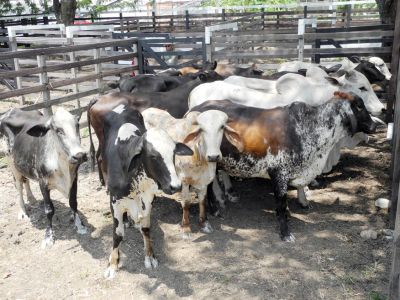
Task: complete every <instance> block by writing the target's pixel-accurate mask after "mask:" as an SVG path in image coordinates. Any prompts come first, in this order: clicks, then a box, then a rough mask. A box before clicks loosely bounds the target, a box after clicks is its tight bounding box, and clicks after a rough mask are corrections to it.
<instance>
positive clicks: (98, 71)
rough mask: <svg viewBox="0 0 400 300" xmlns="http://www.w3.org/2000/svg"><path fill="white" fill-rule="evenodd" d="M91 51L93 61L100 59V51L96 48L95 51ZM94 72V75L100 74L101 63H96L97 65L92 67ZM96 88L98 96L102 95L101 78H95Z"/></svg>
mask: <svg viewBox="0 0 400 300" xmlns="http://www.w3.org/2000/svg"><path fill="white" fill-rule="evenodd" d="M93 51H94V54H93V58H94V59H98V58H100V53H101V52H100V51H101V49H100V48H97V49H93ZM94 71H95V73H96V74H97V75H100V74H101V71H102V68H101V63H98V64H95V65H94ZM96 88H97V89H98V91H99V94H101V93H102V89H103V80H102V79H101V78H97V79H96Z"/></svg>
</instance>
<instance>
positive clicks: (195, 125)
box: [142, 108, 240, 238]
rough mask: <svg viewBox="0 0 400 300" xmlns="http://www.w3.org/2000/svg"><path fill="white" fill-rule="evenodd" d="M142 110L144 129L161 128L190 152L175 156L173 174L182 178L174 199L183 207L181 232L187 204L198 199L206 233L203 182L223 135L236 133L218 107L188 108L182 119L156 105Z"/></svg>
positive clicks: (185, 232) (208, 179)
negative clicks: (195, 196)
mask: <svg viewBox="0 0 400 300" xmlns="http://www.w3.org/2000/svg"><path fill="white" fill-rule="evenodd" d="M142 114H143V118H144V122H145V125H146V128H147V129H149V128H163V129H164V130H166V131H167V132H168V134H169V135H170V136H171V137H172V138H173V139H174V140H175V141H178V142H182V143H185V144H186V145H188V146H189V147H190V149H191V150H192V151H193V152H194V154H193V155H192V156H190V157H184V156H178V157H176V160H175V166H176V170H177V174H178V176H179V178H180V179H181V181H182V192H181V194H180V196H181V197H179V198H178V199H179V200H178V201H179V202H180V203H181V205H182V209H183V216H182V229H183V236H184V237H185V238H186V237H188V236H189V234H190V232H191V229H190V224H189V207H190V205H191V204H192V203H194V202H199V210H200V217H199V223H200V227H201V230H202V231H203V232H205V233H210V232H211V231H212V227H211V225H210V223H209V222H208V221H207V216H206V209H205V197H206V194H207V186H208V184H210V183H211V182H212V181H213V179H214V177H215V171H216V162H217V160H218V159H220V158H221V155H222V154H221V150H220V146H221V141H222V137H223V135H225V137H226V138H227V139H228V140H233V139H235V137H236V136H237V133H236V132H235V131H234V130H233V129H232V128H230V127H229V126H227V124H226V122H227V121H228V116H227V115H226V114H225V113H224V112H222V111H218V110H208V111H205V112H203V113H199V112H190V113H189V114H187V115H186V116H185V118H183V119H175V118H174V117H172V116H171V115H170V114H169V113H168V112H166V111H164V110H161V109H157V108H149V109H146V110H145V111H143V113H142ZM236 139H237V138H236ZM239 147H240V146H239ZM191 190H194V191H195V192H196V194H197V199H196V200H195V201H194V199H192V197H191V195H190V191H191Z"/></svg>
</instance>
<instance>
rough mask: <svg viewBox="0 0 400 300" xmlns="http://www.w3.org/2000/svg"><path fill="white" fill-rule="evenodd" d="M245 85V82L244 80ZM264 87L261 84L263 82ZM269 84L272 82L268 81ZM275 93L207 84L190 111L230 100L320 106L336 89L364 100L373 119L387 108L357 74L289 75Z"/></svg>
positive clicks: (198, 89)
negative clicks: (337, 76) (321, 76)
mask: <svg viewBox="0 0 400 300" xmlns="http://www.w3.org/2000/svg"><path fill="white" fill-rule="evenodd" d="M243 82H246V79H243ZM260 83H261V84H262V82H260ZM266 85H267V86H269V85H270V80H266ZM275 89H276V93H263V92H261V91H259V90H254V89H251V88H246V87H244V86H240V85H238V83H235V84H231V83H228V82H226V81H215V82H211V83H204V84H201V85H199V86H198V87H196V88H195V89H193V91H192V92H191V93H190V95H189V109H191V108H193V107H195V106H197V105H200V104H201V103H203V102H205V101H207V100H223V99H229V100H231V101H233V102H236V103H239V104H243V105H247V106H255V107H260V108H266V109H268V108H274V107H279V106H285V105H288V104H290V103H293V102H295V101H300V102H305V103H307V104H309V105H313V106H317V105H321V104H323V103H325V102H327V101H328V100H329V99H330V98H331V97H332V95H333V93H334V92H335V91H337V90H339V91H342V92H353V93H354V94H356V95H357V96H359V97H361V98H362V99H363V101H364V104H365V106H366V108H367V110H368V111H369V112H370V113H371V114H372V115H374V116H379V115H381V114H382V110H383V109H384V105H383V104H382V102H380V101H379V99H378V97H377V96H376V94H375V92H374V91H373V89H372V88H371V85H370V84H369V82H368V79H367V78H366V77H365V76H364V75H363V74H361V73H359V72H356V71H350V72H347V73H346V74H345V75H343V76H342V77H339V78H334V77H325V78H321V80H318V77H304V76H302V75H298V74H286V75H284V76H282V77H281V78H279V79H278V80H277V81H276V84H275Z"/></svg>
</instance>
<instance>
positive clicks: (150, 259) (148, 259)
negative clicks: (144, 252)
mask: <svg viewBox="0 0 400 300" xmlns="http://www.w3.org/2000/svg"><path fill="white" fill-rule="evenodd" d="M144 266H145V267H146V269H155V268H157V267H158V261H157V259H156V258H155V257H154V256H145V257H144Z"/></svg>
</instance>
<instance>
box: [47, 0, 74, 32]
mask: <svg viewBox="0 0 400 300" xmlns="http://www.w3.org/2000/svg"><path fill="white" fill-rule="evenodd" d="M53 7H54V13H55V15H56V18H57V21H58V23H62V24H64V25H65V26H68V25H71V24H73V23H74V18H75V11H76V0H53Z"/></svg>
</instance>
